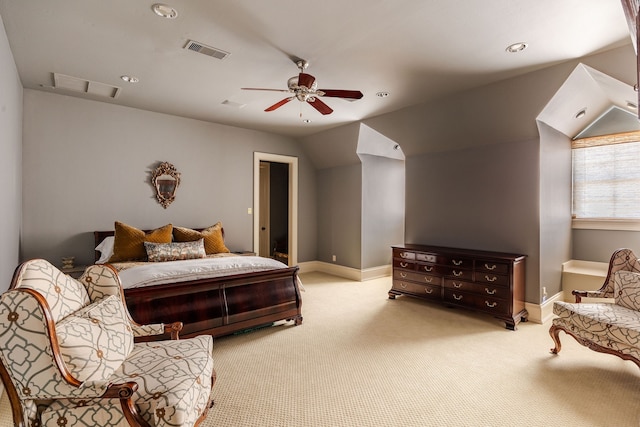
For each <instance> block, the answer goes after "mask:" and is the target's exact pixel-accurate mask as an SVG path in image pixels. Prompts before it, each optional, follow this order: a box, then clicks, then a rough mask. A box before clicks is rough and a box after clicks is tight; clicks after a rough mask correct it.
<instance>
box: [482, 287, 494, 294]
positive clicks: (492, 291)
mask: <svg viewBox="0 0 640 427" xmlns="http://www.w3.org/2000/svg"><path fill="white" fill-rule="evenodd" d="M484 290H485V291H487V293H488V294H489V295H493V294H495V293H496V291H497V290H496V289H493V290H491V291H490V290H489V289H487V288H484Z"/></svg>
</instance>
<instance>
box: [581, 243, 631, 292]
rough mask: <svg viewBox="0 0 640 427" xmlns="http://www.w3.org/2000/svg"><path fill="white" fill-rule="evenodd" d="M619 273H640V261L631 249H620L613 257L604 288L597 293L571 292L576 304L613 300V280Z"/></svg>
mask: <svg viewBox="0 0 640 427" xmlns="http://www.w3.org/2000/svg"><path fill="white" fill-rule="evenodd" d="M617 271H633V272H636V273H640V261H638V258H637V257H636V256H635V254H634V253H633V251H632V250H631V249H618V250H617V251H615V252H614V253H613V255H611V260H610V261H609V271H608V272H607V278H606V279H605V280H604V284H603V285H602V287H601V288H600V289H598V290H596V291H579V290H575V291H571V294H572V295H573V296H575V297H576V302H580V301H582V298H613V278H614V275H615V273H616V272H617Z"/></svg>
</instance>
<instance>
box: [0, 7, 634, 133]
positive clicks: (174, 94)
mask: <svg viewBox="0 0 640 427" xmlns="http://www.w3.org/2000/svg"><path fill="white" fill-rule="evenodd" d="M167 1H168V3H167V5H169V6H171V7H173V8H175V10H176V11H177V17H176V18H175V19H166V18H162V17H160V16H158V15H157V14H155V13H154V12H153V10H152V5H153V4H154V2H153V1H150V0H135V1H131V0H109V1H104V0H56V1H51V0H23V1H15V0H0V16H1V17H2V21H3V22H4V26H5V29H6V32H7V36H8V39H9V43H10V46H11V50H12V52H13V55H14V59H15V62H16V65H17V68H18V73H19V75H20V79H21V80H22V84H23V86H24V87H26V88H31V89H37V90H44V91H51V92H55V93H62V94H66V95H71V96H79V97H85V98H91V99H97V100H101V101H105V102H110V103H115V104H119V105H124V106H129V107H134V108H141V109H146V110H151V111H157V112H162V113H167V114H173V115H178V116H185V117H191V118H195V119H199V120H206V121H211V122H216V123H223V124H228V125H233V126H240V127H245V128H251V129H257V130H263V131H268V132H275V133H280V134H283V135H291V136H304V135H309V134H313V133H316V132H319V131H321V130H325V129H328V128H332V127H335V126H338V125H341V124H345V123H350V122H356V121H359V120H362V119H365V118H370V117H373V116H377V115H380V114H384V113H387V112H391V111H395V110H398V109H401V108H404V107H408V106H411V105H415V104H419V103H423V102H427V101H431V100H434V99H438V98H439V97H443V96H447V95H448V94H451V93H455V92H459V91H462V90H465V89H469V88H473V87H478V86H482V85H486V84H489V83H492V82H496V81H499V80H502V79H505V78H509V77H513V76H516V75H520V74H524V73H526V72H529V71H532V70H535V69H539V68H543V67H547V66H551V65H554V64H556V63H559V62H563V61H566V60H571V59H575V58H578V57H581V56H584V55H588V54H591V53H595V52H598V51H602V50H607V49H610V48H613V47H617V46H622V45H624V44H628V43H630V37H629V32H628V27H627V23H626V20H625V17H624V12H623V9H622V6H621V3H620V1H617V0H609V1H604V0H563V1H557V0H536V1H523V0H484V1H468V0H466V1H465V0H429V1H424V0H393V1H390V0H386V1H385V0H375V1H374V0H349V1H344V0H323V1H321V2H318V1H310V0H274V1H256V0H234V1H228V0H167ZM190 41H195V42H197V43H199V44H200V45H203V46H205V47H212V48H215V49H218V50H220V51H222V52H223V53H228V55H227V56H226V57H225V58H224V59H217V58H215V57H212V56H208V55H204V54H202V53H199V52H196V51H195V50H191V49H187V48H186V47H187V45H188V44H189V42H190ZM518 42H524V43H527V44H528V47H527V49H525V50H523V51H521V52H519V53H509V52H507V51H506V50H505V49H506V48H507V46H508V45H510V44H512V43H518ZM296 59H305V60H307V61H308V62H309V63H310V65H309V67H308V69H307V70H306V72H307V73H309V74H312V75H314V76H315V77H316V79H317V81H318V87H320V88H329V89H354V90H360V91H362V92H363V94H364V97H363V98H362V99H360V100H356V101H353V102H349V101H345V100H342V99H339V98H327V97H324V98H322V100H323V101H324V102H325V103H326V104H327V105H329V106H330V107H331V108H332V109H333V110H334V112H333V113H332V114H329V115H321V114H320V113H319V112H318V111H316V110H315V109H313V108H311V106H309V105H307V104H305V103H300V102H298V101H296V100H293V101H292V102H288V103H287V104H285V105H284V106H282V107H281V108H279V109H277V110H276V111H272V112H265V111H264V109H265V108H267V107H268V106H270V105H272V104H274V103H276V102H277V101H279V100H281V99H283V98H284V97H286V96H288V94H286V93H279V92H271V91H244V90H241V88H243V87H259V88H273V89H286V88H287V80H288V79H289V78H290V77H292V76H296V75H297V73H298V72H299V70H298V69H297V67H296V65H295V63H294V61H295V60H296ZM121 76H132V77H135V78H137V79H138V80H139V81H138V82H137V83H127V82H125V81H123V80H122V79H121ZM88 82H89V83H88ZM378 92H387V93H388V94H389V96H387V97H379V96H377V95H376V94H377V93H378ZM305 120H307V121H309V122H308V123H305Z"/></svg>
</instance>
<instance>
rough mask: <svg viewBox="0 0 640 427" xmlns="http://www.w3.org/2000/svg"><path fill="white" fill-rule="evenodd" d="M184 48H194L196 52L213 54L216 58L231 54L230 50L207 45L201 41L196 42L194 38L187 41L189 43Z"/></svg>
mask: <svg viewBox="0 0 640 427" xmlns="http://www.w3.org/2000/svg"><path fill="white" fill-rule="evenodd" d="M184 48H185V49H188V50H192V51H194V52H198V53H201V54H203V55H208V56H211V57H213V58H216V59H225V58H226V57H227V56H229V55H231V54H230V53H229V52H225V51H224V50H220V49H217V48H215V47H211V46H207V45H205V44H202V43H200V42H196V41H193V40H189V41H188V42H187V45H186V46H185V47H184Z"/></svg>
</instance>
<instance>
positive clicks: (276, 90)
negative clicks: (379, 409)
mask: <svg viewBox="0 0 640 427" xmlns="http://www.w3.org/2000/svg"><path fill="white" fill-rule="evenodd" d="M240 89H241V90H267V91H269V92H291V91H290V90H288V89H264V88H261V87H241V88H240Z"/></svg>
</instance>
